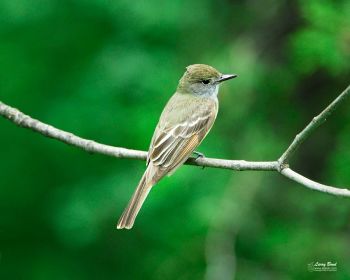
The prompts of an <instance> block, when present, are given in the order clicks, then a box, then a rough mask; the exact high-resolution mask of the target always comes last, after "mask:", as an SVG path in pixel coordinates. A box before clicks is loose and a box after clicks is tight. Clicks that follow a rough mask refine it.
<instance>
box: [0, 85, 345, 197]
mask: <svg viewBox="0 0 350 280" xmlns="http://www.w3.org/2000/svg"><path fill="white" fill-rule="evenodd" d="M349 94H350V86H348V87H347V88H346V89H345V90H344V91H343V92H342V93H341V94H340V95H339V96H338V97H337V98H336V99H335V100H334V101H333V102H332V103H331V104H330V105H329V106H328V107H327V108H326V109H325V110H323V111H322V112H321V113H320V114H319V115H318V116H317V117H315V118H313V120H312V121H311V122H310V123H309V124H308V125H307V126H306V127H305V128H304V129H303V130H302V131H301V132H300V133H299V134H298V135H297V136H296V137H295V139H294V141H293V142H292V144H291V145H290V146H289V147H288V148H287V150H286V151H285V152H284V153H283V155H282V156H281V157H280V158H279V159H278V160H277V161H245V160H226V159H215V158H206V157H204V158H198V159H194V158H190V159H188V160H187V161H186V163H185V164H189V165H196V166H203V167H213V168H222V169H231V170H237V171H244V170H259V171H278V172H279V173H281V174H282V175H283V176H286V177H287V178H289V179H291V180H293V181H296V182H298V183H300V184H302V185H304V186H305V187H307V188H310V189H313V190H317V191H320V192H325V193H329V194H333V195H337V196H347V197H349V196H350V191H349V190H347V189H340V188H335V187H331V186H327V185H322V184H320V183H317V182H314V181H312V180H310V179H308V178H306V177H304V176H302V175H300V174H298V173H296V172H295V171H293V170H292V169H290V168H289V165H288V160H289V158H290V156H291V155H292V154H293V153H294V152H295V151H296V149H297V148H298V147H299V146H300V145H301V144H302V143H303V142H304V141H305V140H306V139H307V137H309V136H310V135H311V133H312V132H313V131H314V130H315V129H316V128H317V127H319V126H320V125H321V124H322V123H323V122H325V121H326V119H327V117H329V116H330V115H331V113H332V112H333V111H334V110H335V109H336V108H337V107H338V106H339V105H340V104H341V103H342V102H343V101H344V100H345V98H346V97H347V96H348V95H349ZM0 115H1V116H3V117H5V118H6V119H8V120H10V121H12V122H13V123H15V124H16V125H18V126H20V127H25V128H28V129H31V130H33V131H35V132H38V133H40V134H42V135H44V136H46V137H50V138H53V139H57V140H59V141H62V142H64V143H66V144H69V145H72V146H75V147H78V148H81V149H83V150H85V151H87V152H89V153H97V154H103V155H107V156H112V157H116V158H129V159H139V160H145V159H146V157H147V152H145V151H138V150H132V149H126V148H120V147H113V146H109V145H105V144H100V143H97V142H95V141H93V140H88V139H84V138H81V137H79V136H76V135H74V134H72V133H69V132H66V131H63V130H60V129H57V128H55V127H53V126H51V125H48V124H45V123H43V122H41V121H39V120H36V119H33V118H31V117H30V116H28V115H25V114H23V113H22V112H20V111H19V110H17V109H15V108H13V107H10V106H8V105H6V104H4V103H2V102H0Z"/></svg>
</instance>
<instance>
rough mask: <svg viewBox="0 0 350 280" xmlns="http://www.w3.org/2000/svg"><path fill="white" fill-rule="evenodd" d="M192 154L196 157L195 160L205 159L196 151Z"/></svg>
mask: <svg viewBox="0 0 350 280" xmlns="http://www.w3.org/2000/svg"><path fill="white" fill-rule="evenodd" d="M193 154H195V155H196V159H198V158H203V157H205V155H204V154H203V153H200V152H197V151H194V152H193Z"/></svg>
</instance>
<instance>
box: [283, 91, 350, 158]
mask: <svg viewBox="0 0 350 280" xmlns="http://www.w3.org/2000/svg"><path fill="white" fill-rule="evenodd" d="M349 95H350V85H349V86H348V87H347V88H346V89H345V90H344V91H343V92H342V93H341V94H340V95H339V96H338V97H337V98H336V99H335V100H334V101H333V102H332V103H331V104H329V105H328V106H327V108H326V109H324V110H323V111H322V112H321V113H320V114H319V115H318V116H316V117H314V118H313V119H312V121H311V122H310V123H309V124H308V125H307V126H306V127H305V128H304V129H303V130H302V131H301V132H300V133H299V134H297V135H296V136H295V138H294V140H293V142H292V144H290V146H289V147H288V148H287V150H286V151H285V152H284V153H283V155H282V156H281V157H280V158H279V159H278V162H279V163H280V164H286V163H287V162H288V160H289V158H290V157H291V155H292V154H293V153H294V152H295V151H296V150H297V149H298V148H299V146H300V145H301V144H302V143H303V142H304V141H305V140H306V139H307V138H308V137H309V136H310V135H311V133H312V132H314V131H315V130H316V128H318V127H319V126H320V125H321V124H323V123H324V122H325V121H326V120H327V118H328V117H329V116H330V115H331V114H332V113H333V112H334V111H335V110H336V109H337V108H338V106H339V105H340V104H341V103H342V102H344V100H345V99H346V98H347V97H348V96H349Z"/></svg>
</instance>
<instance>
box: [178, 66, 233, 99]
mask: <svg viewBox="0 0 350 280" xmlns="http://www.w3.org/2000/svg"><path fill="white" fill-rule="evenodd" d="M235 77H237V75H235V74H221V73H220V72H219V71H218V70H216V69H215V68H214V67H211V66H209V65H205V64H193V65H190V66H187V67H186V72H185V74H184V75H183V76H182V78H181V79H180V81H179V86H178V88H177V91H178V92H179V93H187V94H195V95H199V96H216V95H217V93H218V90H219V85H220V83H221V82H223V81H226V80H229V79H232V78H235Z"/></svg>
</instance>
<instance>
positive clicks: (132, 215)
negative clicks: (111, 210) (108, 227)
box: [117, 165, 154, 229]
mask: <svg viewBox="0 0 350 280" xmlns="http://www.w3.org/2000/svg"><path fill="white" fill-rule="evenodd" d="M152 169H153V166H151V165H149V166H148V168H147V169H146V171H145V173H144V174H143V176H142V178H141V180H140V182H139V184H138V186H137V188H136V190H135V192H134V194H133V195H132V197H131V199H130V201H129V204H128V206H127V207H126V208H125V210H124V212H123V214H122V215H121V217H120V218H119V221H118V224H117V228H118V229H122V228H126V229H130V228H132V226H133V225H134V222H135V219H136V216H137V214H138V213H139V211H140V209H141V207H142V204H143V203H144V201H145V199H146V197H147V195H148V193H149V192H150V190H151V188H152V186H153V185H154V183H153V180H152V177H153V176H152V174H150V173H152Z"/></svg>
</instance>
